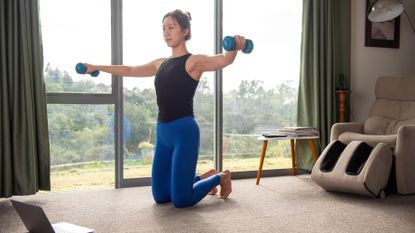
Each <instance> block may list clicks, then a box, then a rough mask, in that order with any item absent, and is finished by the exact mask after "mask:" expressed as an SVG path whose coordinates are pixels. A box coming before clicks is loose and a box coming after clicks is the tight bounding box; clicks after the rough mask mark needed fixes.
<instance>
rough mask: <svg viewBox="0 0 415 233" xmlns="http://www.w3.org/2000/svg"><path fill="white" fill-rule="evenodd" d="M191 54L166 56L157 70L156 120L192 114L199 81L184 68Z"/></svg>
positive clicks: (173, 118)
mask: <svg viewBox="0 0 415 233" xmlns="http://www.w3.org/2000/svg"><path fill="white" fill-rule="evenodd" d="M191 55H192V54H186V55H183V56H180V57H173V58H167V59H166V60H164V62H163V63H162V64H161V65H160V67H159V69H158V71H157V74H156V78H155V79H154V86H155V88H156V95H157V105H158V107H159V113H158V120H159V121H161V122H169V121H174V120H177V119H179V118H181V117H184V116H194V113H193V97H194V95H195V92H196V88H197V85H198V84H199V82H198V81H196V80H194V79H193V78H192V77H191V76H190V75H189V74H188V73H187V71H186V68H185V65H186V61H187V59H188V58H189V57H190V56H191Z"/></svg>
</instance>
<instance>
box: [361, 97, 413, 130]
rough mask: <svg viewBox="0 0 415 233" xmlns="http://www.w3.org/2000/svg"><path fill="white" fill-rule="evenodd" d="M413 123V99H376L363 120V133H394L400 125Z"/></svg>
mask: <svg viewBox="0 0 415 233" xmlns="http://www.w3.org/2000/svg"><path fill="white" fill-rule="evenodd" d="M408 124H415V101H396V100H389V99H377V100H376V101H375V103H374V104H373V106H372V109H371V111H370V116H369V118H368V119H367V120H366V121H365V123H364V127H363V132H364V133H365V134H375V135H382V134H383V135H385V134H396V133H397V132H398V128H399V127H400V126H401V125H408Z"/></svg>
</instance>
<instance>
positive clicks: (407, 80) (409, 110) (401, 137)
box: [330, 77, 415, 194]
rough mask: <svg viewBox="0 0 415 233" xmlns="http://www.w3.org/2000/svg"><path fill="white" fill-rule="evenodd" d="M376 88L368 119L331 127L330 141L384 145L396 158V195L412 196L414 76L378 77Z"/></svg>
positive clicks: (414, 179)
mask: <svg viewBox="0 0 415 233" xmlns="http://www.w3.org/2000/svg"><path fill="white" fill-rule="evenodd" d="M375 88H376V89H375V95H376V100H375V102H374V104H373V105H372V108H371V110H370V113H369V118H368V119H367V120H366V121H365V122H363V123H359V122H349V123H336V124H334V125H333V126H332V129H331V135H330V141H334V140H339V141H341V142H343V143H345V144H348V143H350V142H352V141H364V142H366V143H368V144H369V145H371V146H376V145H377V144H378V143H381V142H382V143H386V144H387V145H389V146H390V147H391V148H392V150H393V154H394V157H395V168H396V170H395V171H396V183H397V191H398V193H400V194H415V77H380V78H379V79H378V80H377V82H376V87H375Z"/></svg>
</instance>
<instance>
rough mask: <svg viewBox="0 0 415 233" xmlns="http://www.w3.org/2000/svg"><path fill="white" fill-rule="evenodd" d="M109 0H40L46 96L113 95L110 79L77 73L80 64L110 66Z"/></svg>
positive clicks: (101, 75)
mask: <svg viewBox="0 0 415 233" xmlns="http://www.w3.org/2000/svg"><path fill="white" fill-rule="evenodd" d="M110 13H111V4H110V0H88V1H85V0H71V1H56V0H40V16H41V23H42V40H43V54H44V66H45V69H46V72H49V75H48V76H47V77H46V79H45V84H46V91H47V92H58V93H62V92H63V93H69V92H70V93H111V76H110V75H109V74H105V73H102V72H101V74H100V75H99V77H98V78H91V76H89V75H80V74H77V73H76V72H75V65H76V64H77V63H78V62H87V63H92V64H110V63H111V15H110Z"/></svg>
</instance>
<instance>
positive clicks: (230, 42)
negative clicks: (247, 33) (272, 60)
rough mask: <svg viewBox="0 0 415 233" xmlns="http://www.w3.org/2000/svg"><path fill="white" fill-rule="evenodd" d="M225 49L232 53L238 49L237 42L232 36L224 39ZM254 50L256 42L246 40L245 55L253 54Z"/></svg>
mask: <svg viewBox="0 0 415 233" xmlns="http://www.w3.org/2000/svg"><path fill="white" fill-rule="evenodd" d="M223 49H225V50H226V51H232V50H235V49H236V41H235V38H234V37H232V36H225V38H223ZM252 50H254V42H253V41H252V40H250V39H245V47H244V48H243V49H242V52H243V53H251V52H252Z"/></svg>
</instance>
